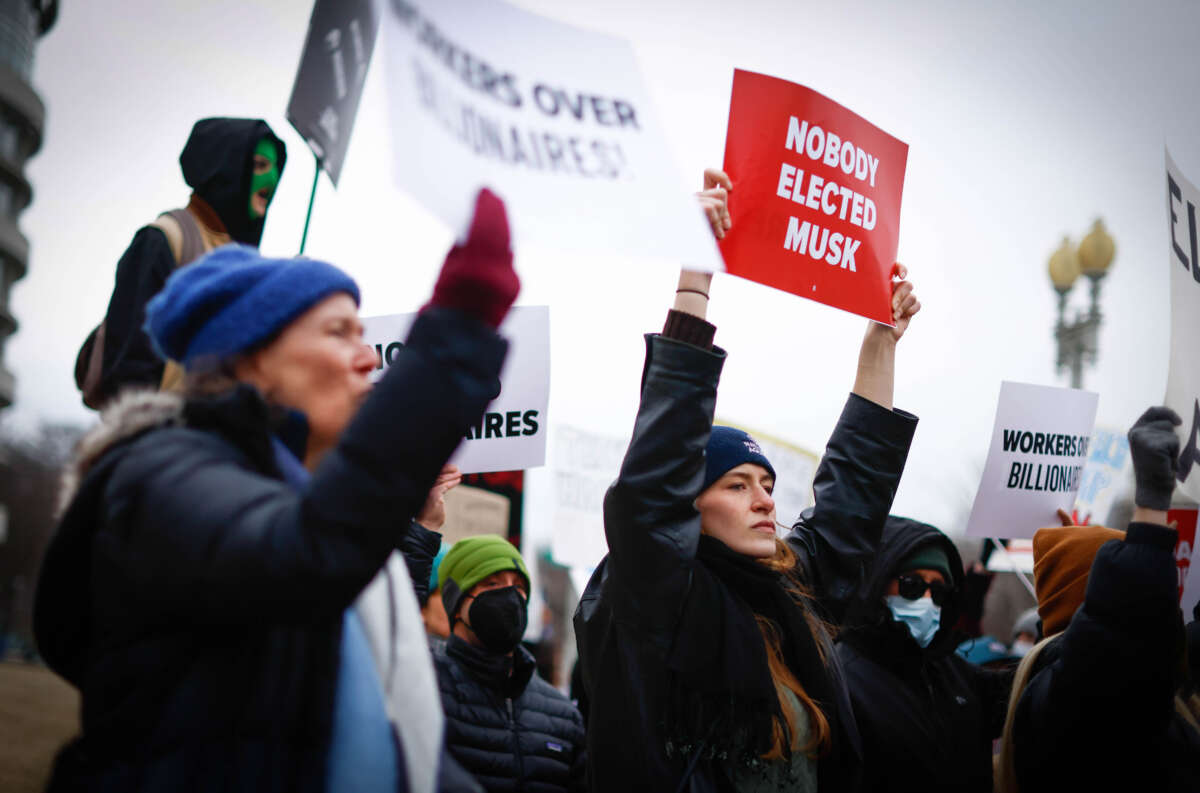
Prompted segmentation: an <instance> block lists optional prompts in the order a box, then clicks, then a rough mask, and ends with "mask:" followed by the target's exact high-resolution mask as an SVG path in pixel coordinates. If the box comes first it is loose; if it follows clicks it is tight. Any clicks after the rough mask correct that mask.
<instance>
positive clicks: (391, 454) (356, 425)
mask: <svg viewBox="0 0 1200 793" xmlns="http://www.w3.org/2000/svg"><path fill="white" fill-rule="evenodd" d="M506 348H507V345H506V343H505V342H504V340H503V339H502V338H500V337H499V336H498V335H497V334H496V333H495V332H494V331H493V330H492V329H491V328H490V327H488V326H487V325H485V324H484V323H482V322H479V321H478V320H475V319H472V318H471V317H468V316H466V315H464V314H461V313H460V312H457V311H454V310H450V309H432V310H428V311H425V312H424V313H422V315H421V316H420V317H419V318H418V319H417V321H416V322H415V323H414V324H413V329H412V332H411V333H410V335H409V337H408V342H407V343H406V344H405V346H404V348H403V349H402V350H401V354H400V355H399V356H397V357H396V359H395V360H394V361H393V363H392V365H391V366H389V367H388V370H387V372H386V373H385V375H384V376H383V378H382V379H381V380H380V381H379V383H378V384H377V385H376V386H375V388H374V390H373V391H372V393H371V396H370V397H369V398H368V400H367V401H366V402H365V403H364V404H363V406H362V408H360V410H359V412H358V414H357V416H355V418H354V419H353V420H352V421H351V423H350V425H349V426H348V427H347V428H346V430H345V431H344V432H343V434H342V437H341V439H340V441H339V442H338V444H337V445H336V446H335V447H334V448H333V449H332V450H331V451H330V452H329V453H328V454H327V455H326V456H325V457H324V459H323V460H322V462H321V464H320V465H319V466H318V468H317V470H316V471H315V472H314V473H313V477H312V481H311V482H310V484H309V486H308V487H307V489H306V490H304V491H302V492H299V493H298V492H296V491H295V490H294V489H292V488H291V487H290V486H289V485H287V484H285V483H284V482H281V481H279V480H276V479H272V478H270V477H267V476H259V475H255V474H253V473H250V472H249V471H248V470H247V469H246V468H245V467H244V466H242V465H240V464H238V462H237V460H236V459H235V458H231V456H230V454H229V452H228V448H227V446H226V445H225V442H224V441H222V440H220V439H217V438H215V437H214V436H212V435H211V434H209V433H203V432H196V431H195V430H188V429H178V430H165V431H163V432H162V433H154V434H153V435H151V436H147V437H146V438H144V439H143V441H141V442H138V446H139V448H138V452H139V453H138V454H128V455H126V456H125V458H124V460H123V461H122V462H121V463H119V464H118V468H117V469H116V470H115V471H114V473H113V476H112V479H111V484H110V487H109V492H108V496H107V498H106V499H105V503H106V504H107V505H108V511H109V514H108V515H107V519H108V520H109V521H112V522H114V523H116V524H117V525H121V524H124V525H126V526H128V527H129V530H128V531H126V532H123V533H121V534H120V535H119V536H120V538H121V543H122V545H123V547H121V548H113V549H111V550H112V553H111V555H110V558H111V559H112V561H113V563H114V564H116V565H119V566H121V567H122V568H123V569H124V575H125V576H126V577H127V580H128V581H129V583H130V585H131V586H136V587H142V588H143V591H146V592H154V593H155V601H156V603H157V604H158V606H159V608H160V609H161V610H162V611H163V613H165V614H172V615H176V616H179V615H183V616H186V617H187V618H188V619H191V620H195V621H199V622H213V623H223V624H228V623H232V622H238V621H254V620H261V619H271V620H278V619H288V618H295V619H305V618H307V617H306V616H305V615H306V612H311V611H314V610H318V609H320V610H325V609H328V610H335V611H339V610H342V609H344V608H346V607H347V606H348V605H349V604H350V603H351V602H352V601H353V600H354V598H355V597H356V596H357V595H358V593H359V591H360V590H361V589H362V588H363V587H364V586H365V585H366V584H367V582H368V581H369V580H370V579H371V577H372V576H374V575H375V573H376V572H377V571H378V570H379V568H380V567H381V566H382V565H383V563H384V561H385V560H386V559H387V557H388V556H389V554H390V553H391V552H392V551H393V550H394V549H396V547H397V545H398V543H399V541H400V540H401V539H402V537H403V535H404V533H405V531H406V530H407V529H408V526H409V519H410V518H411V516H413V515H414V514H416V513H417V511H418V510H419V509H420V508H421V506H422V505H423V504H424V503H425V500H426V498H427V496H428V494H429V491H430V489H431V487H432V486H433V484H434V482H435V480H436V478H437V477H438V474H439V472H440V471H441V470H442V466H443V465H444V464H445V462H446V460H447V458H449V456H450V455H451V453H453V451H454V449H455V448H456V447H457V446H458V444H459V442H460V441H461V440H462V437H463V434H464V433H465V430H466V428H467V427H468V426H470V424H471V422H472V421H473V420H475V419H476V418H477V417H478V415H479V414H481V413H482V412H483V410H484V408H485V406H486V405H487V403H488V401H489V400H490V399H491V398H492V397H493V396H494V395H495V393H496V392H497V390H498V385H499V380H498V377H499V371H500V366H501V364H502V363H503V360H504V355H505V351H506ZM413 383H420V384H421V387H420V388H413ZM168 433H175V434H172V435H168ZM122 469H126V470H122ZM187 493H196V494H201V493H202V494H204V495H203V497H202V498H200V497H191V498H188V497H186V494H187ZM163 526H169V527H171V530H170V531H164V530H162V527H163ZM107 550H108V549H100V550H98V551H97V553H98V554H99V553H106V552H107ZM143 559H170V560H171V565H170V568H169V569H163V568H161V567H159V566H155V565H145V564H140V563H139V562H140V560H143Z"/></svg>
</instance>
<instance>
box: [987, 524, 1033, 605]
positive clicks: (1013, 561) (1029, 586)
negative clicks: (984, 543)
mask: <svg viewBox="0 0 1200 793" xmlns="http://www.w3.org/2000/svg"><path fill="white" fill-rule="evenodd" d="M991 540H992V542H993V543H995V544H996V550H997V551H999V552H1000V553H1002V554H1004V558H1005V559H1007V560H1008V566H1009V567H1011V568H1012V571H1013V572H1014V573H1016V575H1017V578H1019V579H1021V583H1022V584H1024V585H1025V589H1027V590H1029V594H1030V595H1033V601H1034V602H1035V603H1036V602H1037V590H1036V589H1034V587H1033V584H1031V583H1030V582H1029V579H1028V578H1026V577H1025V573H1023V572H1021V571H1020V570H1018V569H1017V560H1016V559H1013V558H1012V556H1011V555H1010V554H1009V553H1008V548H1007V547H1006V546H1005V545H1004V543H1003V542H1002V541H1001V540H999V539H997V538H996V537H992V538H991Z"/></svg>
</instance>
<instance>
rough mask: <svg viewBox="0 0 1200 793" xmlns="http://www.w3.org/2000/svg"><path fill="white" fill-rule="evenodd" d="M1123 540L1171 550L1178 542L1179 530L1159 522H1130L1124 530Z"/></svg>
mask: <svg viewBox="0 0 1200 793" xmlns="http://www.w3.org/2000/svg"><path fill="white" fill-rule="evenodd" d="M1125 542H1127V543H1133V544H1137V545H1149V546H1152V547H1154V548H1158V549H1160V550H1164V551H1171V550H1174V549H1175V544H1176V543H1177V542H1179V532H1178V531H1176V530H1175V529H1172V528H1171V527H1169V526H1163V525H1162V524H1159V523H1130V524H1129V528H1127V529H1126V530H1125Z"/></svg>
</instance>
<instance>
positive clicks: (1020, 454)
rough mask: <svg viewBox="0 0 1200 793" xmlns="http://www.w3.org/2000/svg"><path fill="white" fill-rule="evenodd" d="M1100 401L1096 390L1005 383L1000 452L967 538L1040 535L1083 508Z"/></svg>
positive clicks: (989, 467)
mask: <svg viewBox="0 0 1200 793" xmlns="http://www.w3.org/2000/svg"><path fill="white" fill-rule="evenodd" d="M1099 401H1100V398H1099V396H1098V395H1096V394H1094V393H1091V392H1090V391H1079V390H1077V389H1074V388H1052V387H1050V386H1040V385H1030V384H1028V383H1012V382H1007V381H1006V382H1003V383H1001V384H1000V402H999V404H998V405H997V406H996V424H995V426H994V427H993V428H992V447H991V449H990V450H989V451H988V458H987V462H986V463H985V464H984V467H983V478H982V479H981V480H980V482H979V490H978V492H976V494H975V504H974V506H972V507H971V518H970V520H969V521H968V522H967V535H968V536H972V537H1000V538H1010V537H1021V538H1029V537H1032V536H1033V534H1034V532H1035V531H1037V530H1038V529H1040V528H1042V527H1043V526H1059V525H1062V524H1061V521H1060V520H1059V519H1058V516H1057V515H1056V511H1057V510H1059V509H1070V508H1071V505H1072V504H1073V503H1075V495H1076V493H1077V492H1078V491H1079V483H1080V481H1081V478H1082V474H1083V465H1084V462H1085V461H1086V460H1087V455H1088V449H1089V447H1090V445H1091V437H1092V428H1093V426H1094V425H1095V423H1096V406H1097V404H1098V403H1099Z"/></svg>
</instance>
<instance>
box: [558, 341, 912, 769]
mask: <svg viewBox="0 0 1200 793" xmlns="http://www.w3.org/2000/svg"><path fill="white" fill-rule="evenodd" d="M724 360H725V354H724V352H723V351H721V350H720V349H713V350H711V351H710V350H705V349H701V348H699V347H695V346H692V345H689V344H685V343H683V342H679V341H675V340H672V339H669V338H665V337H663V336H658V335H649V336H647V337H646V364H645V369H644V372H643V377H642V396H641V405H640V407H639V410H638V416H637V421H636V424H635V426H634V431H633V437H632V439H631V441H630V444H629V450H628V452H627V453H626V456H625V460H624V462H623V463H622V466H621V470H620V474H619V475H618V478H617V481H616V482H615V483H614V484H613V485H612V487H611V488H610V489H609V491H608V494H607V495H606V497H605V502H604V526H605V534H606V536H607V540H608V548H609V553H608V556H606V557H605V559H604V561H602V562H601V564H600V566H599V567H598V568H597V569H596V572H595V574H594V575H593V576H592V579H591V581H590V582H589V583H588V586H587V588H586V590H585V592H584V594H583V597H582V598H581V600H580V603H579V607H578V609H577V610H576V613H575V631H576V640H577V642H578V646H579V655H580V663H581V665H582V671H583V678H584V682H585V686H586V688H587V690H588V696H589V702H590V712H589V716H588V756H589V764H588V769H589V770H588V774H589V783H590V787H591V789H592V790H599V791H618V790H619V791H624V790H665V791H674V790H675V789H676V788H677V786H678V785H679V783H680V781H681V780H682V779H683V778H684V775H685V774H686V773H687V772H688V770H687V769H688V765H689V761H690V760H691V759H692V758H691V757H681V756H680V754H679V752H673V751H670V750H669V748H668V746H667V745H666V739H665V737H664V735H663V734H662V733H663V731H662V721H663V718H662V713H661V703H662V699H663V696H664V694H665V686H666V669H665V664H666V658H667V654H668V652H669V650H670V648H671V645H672V642H673V640H674V637H675V632H676V627H677V624H678V619H679V615H680V613H681V610H682V608H683V604H684V603H685V600H686V598H687V597H688V592H689V584H690V581H691V574H692V573H691V571H692V566H693V565H694V564H695V563H696V562H695V556H696V546H697V542H698V541H699V537H700V517H699V514H698V513H697V512H696V510H695V508H694V507H693V500H694V499H695V497H696V496H697V494H698V493H699V492H700V488H701V485H702V483H703V478H704V449H705V446H706V445H707V442H708V437H709V434H710V433H711V431H712V422H713V410H714V406H715V402H716V389H717V381H718V380H719V378H720V374H721V368H722V365H723V364H724ZM915 426H916V419H915V418H914V417H912V416H909V415H908V414H904V413H900V412H893V411H889V410H886V409H884V408H882V407H879V406H878V405H875V404H873V403H871V402H869V401H867V400H865V399H861V398H860V397H857V396H853V395H852V396H851V397H850V400H849V401H848V402H847V405H846V408H845V410H844V411H843V413H842V417H841V419H840V420H839V422H838V426H837V428H836V429H835V430H834V433H833V436H832V438H831V439H830V442H829V446H828V448H827V450H826V454H825V457H824V459H823V460H822V462H821V465H820V467H819V469H818V473H817V479H816V482H817V487H816V495H817V505H816V507H815V508H814V509H812V510H809V511H807V512H806V514H805V515H804V516H802V517H801V518H800V520H799V521H798V522H797V524H796V526H795V528H794V529H793V531H792V534H791V535H790V537H789V542H791V544H792V546H793V548H795V549H796V550H797V552H798V554H799V555H800V557H801V563H802V564H803V566H804V569H805V571H806V572H807V573H808V580H809V581H810V582H811V583H812V584H813V585H815V589H816V592H815V594H816V595H817V596H818V598H819V599H820V601H821V602H822V603H823V604H825V607H826V609H827V611H829V612H830V614H835V613H837V609H838V607H837V603H838V602H840V600H841V599H842V598H844V597H847V596H848V593H849V592H851V591H852V589H853V582H852V581H850V580H848V579H849V578H850V577H852V576H854V575H856V574H857V573H858V572H859V571H860V570H861V569H862V568H863V565H865V562H866V560H867V559H868V558H869V554H870V550H871V549H872V548H873V547H874V546H875V544H876V543H877V542H878V538H879V533H880V531H881V530H882V527H883V522H884V519H885V518H886V516H887V514H888V510H889V509H890V507H891V503H892V497H893V495H894V494H895V490H896V486H897V484H898V482H899V479H900V474H901V472H902V470H903V468H904V462H905V459H906V456H907V453H908V445H909V442H910V441H911V439H912V433H913V431H914V429H915ZM829 656H830V657H831V658H832V657H833V656H834V653H833V652H832V651H831V652H830V653H829ZM835 663H836V662H835ZM835 677H837V670H836V669H835ZM835 682H840V681H835ZM836 688H837V690H838V691H839V697H838V699H839V702H838V703H837V704H836V706H837V708H838V711H839V719H840V722H841V724H842V725H843V726H844V728H845V729H844V730H843V734H842V735H841V736H839V737H838V739H837V741H836V742H837V743H838V748H837V749H836V752H837V755H836V759H835V760H833V761H822V763H821V764H820V765H819V769H820V774H821V783H822V788H823V789H828V790H839V791H853V790H854V788H855V786H856V784H857V782H856V779H857V764H858V739H857V731H856V729H855V728H854V719H853V712H852V711H851V708H850V705H849V699H848V697H847V696H846V693H845V687H844V684H842V685H839V686H836ZM724 786H727V781H726V778H725V774H724V772H723V771H722V770H721V768H720V762H719V761H715V760H713V759H710V758H702V759H700V760H699V761H698V763H697V764H696V765H695V768H694V770H693V772H692V773H691V775H690V776H689V777H688V787H687V789H689V790H692V791H709V790H717V789H721V788H722V787H724Z"/></svg>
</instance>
